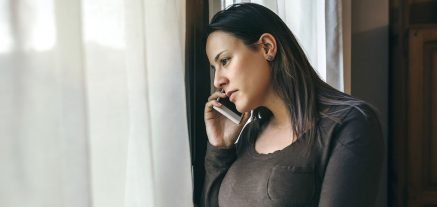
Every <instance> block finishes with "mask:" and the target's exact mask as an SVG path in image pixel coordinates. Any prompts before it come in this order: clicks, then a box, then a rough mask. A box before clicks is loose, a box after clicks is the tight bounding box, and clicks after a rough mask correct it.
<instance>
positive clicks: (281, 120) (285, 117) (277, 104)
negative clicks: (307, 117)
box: [265, 94, 292, 129]
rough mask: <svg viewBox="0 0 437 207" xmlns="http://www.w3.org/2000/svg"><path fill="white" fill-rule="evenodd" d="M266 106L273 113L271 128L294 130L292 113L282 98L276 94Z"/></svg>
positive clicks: (269, 99)
mask: <svg viewBox="0 0 437 207" xmlns="http://www.w3.org/2000/svg"><path fill="white" fill-rule="evenodd" d="M265 106H266V107H267V108H268V109H269V110H270V111H271V112H272V113H273V116H272V118H271V120H270V123H269V125H270V126H271V127H274V128H290V129H291V128H292V127H291V121H290V120H291V115H290V111H289V110H288V107H287V105H286V104H285V102H284V100H282V98H280V97H279V96H278V95H276V94H274V95H272V96H271V97H270V98H268V101H267V103H266V105H265Z"/></svg>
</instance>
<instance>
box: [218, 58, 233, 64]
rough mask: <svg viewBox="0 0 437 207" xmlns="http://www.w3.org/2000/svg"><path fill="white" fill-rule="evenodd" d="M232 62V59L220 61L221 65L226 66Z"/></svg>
mask: <svg viewBox="0 0 437 207" xmlns="http://www.w3.org/2000/svg"><path fill="white" fill-rule="evenodd" d="M230 60H231V58H223V59H221V60H220V64H221V65H223V66H225V65H227V64H228V63H229V61H230Z"/></svg>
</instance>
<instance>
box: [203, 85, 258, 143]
mask: <svg viewBox="0 0 437 207" xmlns="http://www.w3.org/2000/svg"><path fill="white" fill-rule="evenodd" d="M218 97H221V98H225V97H226V94H224V93H222V92H220V91H216V92H214V93H213V94H212V95H211V96H210V97H209V98H208V102H207V103H206V104H205V126H206V134H207V135H208V140H209V143H210V144H211V145H213V146H215V147H220V148H230V147H232V146H233V145H234V143H235V141H236V140H237V138H238V135H239V134H240V132H241V129H242V128H243V126H244V124H245V123H246V121H247V120H248V119H249V116H250V114H249V112H245V113H243V118H242V120H241V122H240V124H235V123H234V122H232V121H231V120H229V119H228V118H226V117H225V116H223V115H222V114H220V113H219V112H217V111H216V110H214V109H213V108H212V107H213V106H215V107H222V104H221V103H219V102H218V101H217V98H218Z"/></svg>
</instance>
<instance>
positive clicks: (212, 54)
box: [206, 31, 273, 112]
mask: <svg viewBox="0 0 437 207" xmlns="http://www.w3.org/2000/svg"><path fill="white" fill-rule="evenodd" d="M255 48H256V49H253V48H249V47H247V46H246V45H245V44H244V43H243V41H241V40H240V39H238V38H236V37H234V36H232V35H231V34H230V33H226V32H223V31H215V32H213V33H211V34H210V35H209V37H208V39H207V43H206V53H207V55H208V59H209V62H210V64H211V66H212V67H213V68H214V75H215V76H214V86H215V87H216V88H219V89H224V91H225V93H226V95H228V96H229V99H230V101H232V102H233V103H235V105H236V107H237V109H238V111H240V112H247V111H250V110H252V109H254V108H256V107H258V106H262V105H264V104H265V103H266V100H268V96H269V95H271V92H272V91H273V90H272V87H271V84H270V83H271V69H270V66H269V63H268V62H267V60H266V58H265V54H264V50H263V48H262V46H257V47H255Z"/></svg>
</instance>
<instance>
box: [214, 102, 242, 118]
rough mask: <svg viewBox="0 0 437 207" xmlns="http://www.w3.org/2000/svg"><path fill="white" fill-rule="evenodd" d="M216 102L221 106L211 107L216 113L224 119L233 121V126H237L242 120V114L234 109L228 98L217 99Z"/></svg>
mask: <svg viewBox="0 0 437 207" xmlns="http://www.w3.org/2000/svg"><path fill="white" fill-rule="evenodd" d="M217 101H218V102H219V103H221V104H222V106H221V107H215V106H213V108H214V109H215V110H216V111H218V112H220V113H221V114H223V115H224V116H225V117H227V118H228V119H230V120H231V121H233V122H234V123H235V124H239V123H240V122H241V119H242V118H243V116H242V115H243V114H242V113H240V112H239V111H238V110H237V107H235V104H234V103H232V102H231V101H230V100H229V97H226V98H220V97H218V98H217Z"/></svg>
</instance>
